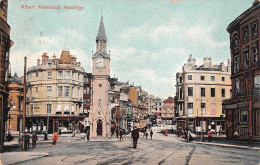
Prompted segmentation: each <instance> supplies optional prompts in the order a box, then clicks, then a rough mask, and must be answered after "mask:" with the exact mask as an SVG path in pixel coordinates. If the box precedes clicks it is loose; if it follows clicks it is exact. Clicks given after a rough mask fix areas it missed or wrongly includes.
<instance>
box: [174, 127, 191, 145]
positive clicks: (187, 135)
mask: <svg viewBox="0 0 260 165" xmlns="http://www.w3.org/2000/svg"><path fill="white" fill-rule="evenodd" d="M176 135H177V136H178V137H182V138H184V139H185V141H188V142H189V141H193V138H192V136H191V130H189V129H187V128H186V129H183V128H178V129H177V131H176Z"/></svg>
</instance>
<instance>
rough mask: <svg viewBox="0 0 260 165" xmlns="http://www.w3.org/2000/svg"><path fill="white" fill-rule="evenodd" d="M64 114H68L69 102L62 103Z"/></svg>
mask: <svg viewBox="0 0 260 165" xmlns="http://www.w3.org/2000/svg"><path fill="white" fill-rule="evenodd" d="M64 114H70V105H69V104H65V105H64Z"/></svg>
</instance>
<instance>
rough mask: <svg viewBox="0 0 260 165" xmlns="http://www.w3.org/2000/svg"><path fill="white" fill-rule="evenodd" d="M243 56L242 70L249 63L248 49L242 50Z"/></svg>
mask: <svg viewBox="0 0 260 165" xmlns="http://www.w3.org/2000/svg"><path fill="white" fill-rule="evenodd" d="M243 55H244V68H248V67H249V63H250V59H249V52H248V47H246V48H244V49H243Z"/></svg>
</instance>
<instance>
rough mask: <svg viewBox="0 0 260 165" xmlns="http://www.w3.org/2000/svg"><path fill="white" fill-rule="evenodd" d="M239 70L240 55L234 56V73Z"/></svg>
mask: <svg viewBox="0 0 260 165" xmlns="http://www.w3.org/2000/svg"><path fill="white" fill-rule="evenodd" d="M238 71H239V56H238V55H236V56H234V73H237V72H238Z"/></svg>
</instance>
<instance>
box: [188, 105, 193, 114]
mask: <svg viewBox="0 0 260 165" xmlns="http://www.w3.org/2000/svg"><path fill="white" fill-rule="evenodd" d="M187 106H188V107H187V109H188V114H193V103H188V105H187Z"/></svg>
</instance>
